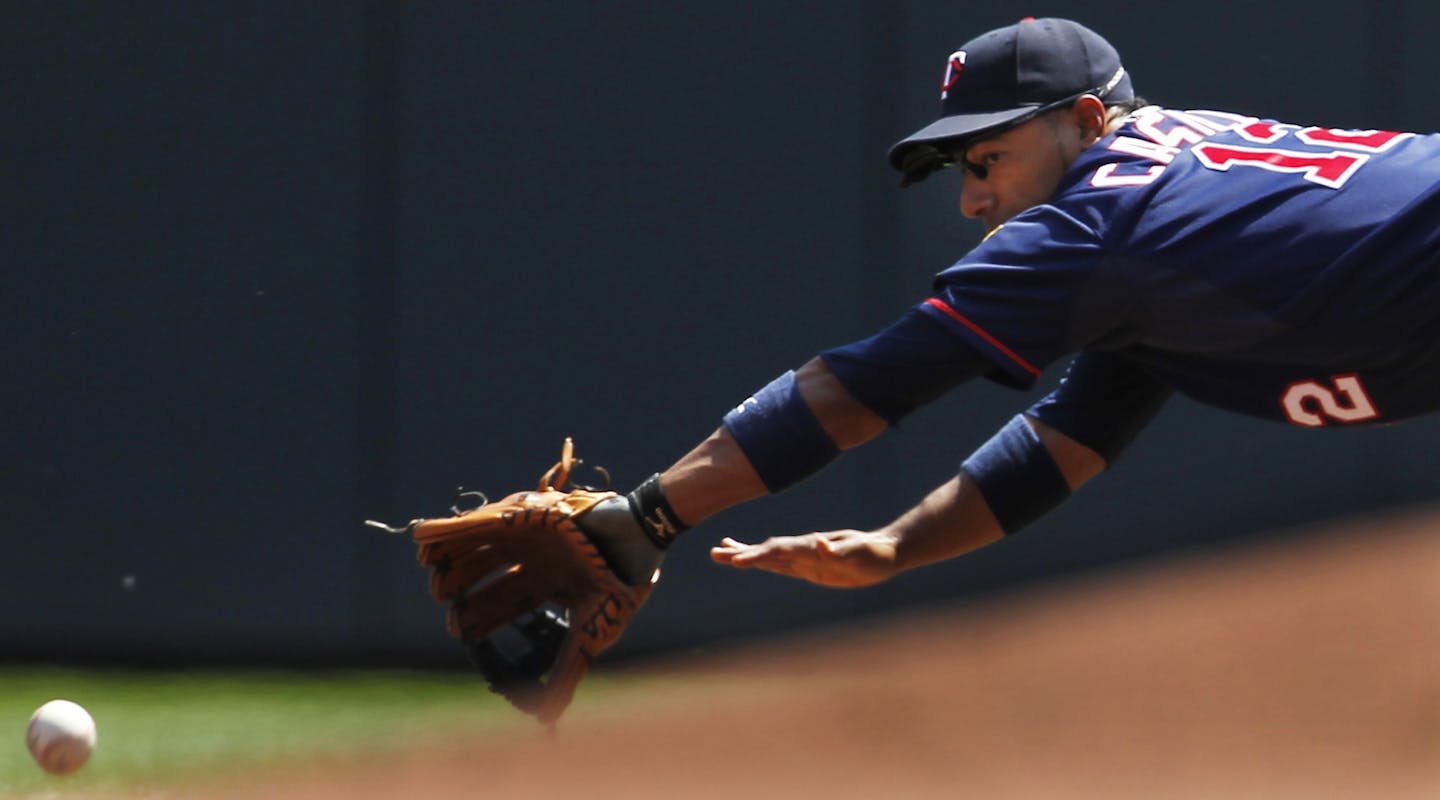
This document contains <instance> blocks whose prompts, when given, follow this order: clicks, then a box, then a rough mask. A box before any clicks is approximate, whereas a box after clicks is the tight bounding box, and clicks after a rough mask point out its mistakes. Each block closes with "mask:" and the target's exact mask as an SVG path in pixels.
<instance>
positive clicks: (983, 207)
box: [960, 174, 995, 219]
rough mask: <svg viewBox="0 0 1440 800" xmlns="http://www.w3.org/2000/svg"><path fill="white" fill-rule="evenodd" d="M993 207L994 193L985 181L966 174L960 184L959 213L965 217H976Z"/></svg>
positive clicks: (983, 214)
mask: <svg viewBox="0 0 1440 800" xmlns="http://www.w3.org/2000/svg"><path fill="white" fill-rule="evenodd" d="M994 208H995V193H994V192H992V191H990V188H989V187H988V186H986V185H985V181H982V180H980V179H979V178H977V177H975V176H974V175H970V174H967V175H966V176H965V181H964V183H962V184H960V213H961V214H964V215H965V217H966V218H967V219H978V218H980V217H983V216H985V214H986V213H987V212H989V211H992V210H994Z"/></svg>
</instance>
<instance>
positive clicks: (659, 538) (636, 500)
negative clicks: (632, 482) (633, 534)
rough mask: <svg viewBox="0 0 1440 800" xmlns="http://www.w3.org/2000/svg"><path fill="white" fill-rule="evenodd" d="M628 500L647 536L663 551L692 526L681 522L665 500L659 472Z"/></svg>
mask: <svg viewBox="0 0 1440 800" xmlns="http://www.w3.org/2000/svg"><path fill="white" fill-rule="evenodd" d="M626 499H628V500H629V501H630V510H631V511H632V512H633V513H634V514H635V519H636V520H638V521H639V523H640V527H641V529H643V530H644V531H645V535H646V536H649V537H650V541H652V542H654V543H655V545H656V546H657V547H659V548H661V549H664V548H667V547H669V546H670V543H671V542H673V541H675V537H677V536H679V535H680V534H682V533H684V532H685V531H688V530H690V526H689V525H686V524H685V523H684V522H681V521H680V517H679V516H678V515H676V513H675V509H673V508H671V507H670V501H669V500H666V499H665V492H663V491H662V490H661V489H660V473H658V472H657V473H655V474H654V475H651V476H650V477H648V478H646V479H645V480H644V482H643V483H641V484H640V485H639V486H636V487H635V489H634V491H632V492H630V494H628V495H626Z"/></svg>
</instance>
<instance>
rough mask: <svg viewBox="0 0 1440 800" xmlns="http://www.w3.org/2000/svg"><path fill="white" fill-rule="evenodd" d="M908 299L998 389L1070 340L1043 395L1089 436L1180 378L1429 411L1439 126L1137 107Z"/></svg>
mask: <svg viewBox="0 0 1440 800" xmlns="http://www.w3.org/2000/svg"><path fill="white" fill-rule="evenodd" d="M919 308H920V311H922V312H923V313H924V314H926V315H928V316H929V317H930V318H932V319H933V320H936V321H938V322H939V323H940V324H941V325H942V326H943V327H944V329H946V330H948V331H950V332H951V333H952V334H954V335H957V336H959V337H960V338H961V339H962V340H964V341H965V342H967V343H969V344H970V345H971V346H973V347H974V348H976V349H977V350H978V351H979V352H980V353H981V354H983V355H984V357H985V358H986V359H988V360H989V361H990V362H991V363H992V364H993V365H995V367H997V368H998V369H997V370H996V371H995V372H992V373H991V374H992V377H996V378H997V379H998V380H1001V381H1003V382H1005V383H1008V384H1011V385H1015V386H1019V387H1028V386H1030V385H1031V384H1033V382H1034V380H1035V378H1036V377H1037V376H1038V375H1039V374H1040V372H1041V371H1042V370H1043V369H1044V368H1045V367H1046V366H1047V365H1049V364H1051V363H1052V362H1054V361H1056V360H1057V359H1061V358H1063V357H1065V356H1068V355H1071V354H1075V353H1079V354H1080V356H1079V359H1077V361H1076V363H1075V365H1073V366H1072V368H1071V372H1070V375H1068V376H1067V378H1066V380H1065V382H1064V383H1062V385H1061V387H1060V389H1059V390H1057V392H1056V394H1054V395H1052V396H1050V397H1048V398H1046V399H1045V400H1043V401H1041V403H1040V404H1038V405H1037V406H1036V407H1035V409H1034V411H1035V413H1036V414H1037V416H1041V417H1042V418H1045V419H1047V421H1054V422H1056V423H1057V426H1058V427H1060V428H1061V429H1062V430H1066V431H1067V432H1071V433H1072V435H1076V438H1079V439H1080V440H1081V441H1082V442H1087V443H1090V442H1110V443H1111V445H1110V446H1111V447H1113V444H1114V441H1115V439H1116V437H1117V436H1120V437H1121V438H1124V437H1126V436H1128V435H1129V434H1130V433H1133V431H1129V430H1126V431H1118V430H1117V429H1120V428H1127V426H1128V427H1133V426H1134V424H1135V420H1136V419H1138V418H1142V417H1143V418H1146V419H1148V417H1147V416H1146V415H1149V414H1153V413H1154V410H1155V409H1156V408H1158V403H1159V402H1161V401H1163V398H1164V396H1166V395H1167V394H1168V393H1169V392H1170V391H1172V390H1174V391H1179V392H1181V393H1183V394H1185V395H1188V396H1190V397H1192V398H1194V399H1196V400H1198V401H1200V402H1202V403H1206V404H1208V405H1212V406H1217V407H1220V408H1224V409H1228V410H1231V411H1236V412H1240V413H1243V414H1248V415H1253V416H1258V417H1264V418H1269V419H1276V420H1282V421H1288V422H1291V423H1295V424H1299V425H1305V426H1311V427H1319V426H1324V425H1336V424H1373V423H1385V422H1392V421H1395V420H1398V419H1403V418H1406V417H1411V416H1415V415H1418V414H1422V413H1425V412H1428V411H1433V410H1435V409H1437V408H1440V135H1419V134H1413V133H1397V132H1386V131H1353V130H1335V129H1326V128H1316V127H1302V126H1296V125H1287V124H1281V123H1277V122H1273V121H1265V120H1258V119H1254V118H1249V117H1242V116H1237V115H1234V114H1227V113H1222V112H1213V111H1174V110H1169V109H1161V108H1158V107H1150V108H1146V109H1142V110H1140V111H1138V112H1136V113H1135V114H1133V115H1131V117H1130V118H1129V119H1127V120H1126V121H1125V122H1124V123H1123V124H1122V125H1121V127H1120V128H1119V129H1118V130H1117V131H1116V132H1115V133H1113V134H1111V135H1110V136H1108V137H1106V138H1104V139H1102V140H1101V141H1100V142H1099V143H1097V144H1096V145H1094V146H1092V147H1090V148H1088V149H1087V150H1086V151H1085V152H1084V153H1083V154H1082V155H1081V156H1080V158H1079V159H1078V160H1077V161H1076V162H1075V163H1074V164H1073V165H1071V167H1070V169H1069V170H1068V171H1067V173H1066V174H1065V177H1064V178H1063V180H1062V182H1061V185H1060V188H1059V190H1058V191H1057V193H1056V194H1055V196H1054V197H1053V198H1052V199H1051V200H1050V202H1048V203H1046V204H1044V205H1040V206H1036V207H1034V208H1031V209H1029V210H1027V211H1025V212H1024V213H1022V214H1019V215H1017V216H1015V217H1014V218H1012V219H1011V220H1009V221H1008V222H1006V223H1005V224H1004V225H1002V226H1001V227H999V228H997V229H996V230H995V231H993V232H992V234H991V235H990V236H989V237H987V238H986V240H985V241H984V242H983V243H981V244H980V245H979V246H977V247H976V248H975V249H974V250H973V251H971V252H970V253H969V254H967V255H966V256H965V257H964V258H962V259H961V260H960V261H959V262H958V263H956V264H955V265H954V266H953V267H951V268H949V269H947V270H945V271H944V272H942V273H941V274H940V275H939V276H938V277H937V279H936V282H935V294H934V296H933V297H931V298H929V299H928V300H926V301H925V302H924V303H922V304H921V305H920V307H919ZM1090 361H1094V362H1095V363H1094V364H1093V365H1090V364H1089V363H1088V362H1090ZM1100 408H1108V409H1109V410H1110V412H1109V413H1108V414H1102V415H1101V416H1107V417H1110V418H1111V419H1110V421H1109V422H1107V423H1105V424H1106V425H1107V426H1108V429H1107V430H1103V431H1094V432H1086V431H1084V430H1082V429H1083V428H1084V425H1085V423H1084V422H1083V420H1084V419H1085V418H1086V416H1087V414H1088V415H1091V416H1093V415H1094V414H1095V412H1096V410H1097V409H1100ZM1115 409H1131V410H1132V412H1130V413H1129V418H1127V419H1118V418H1116V415H1115V413H1114V411H1115ZM1121 416H1124V415H1121ZM1098 449H1102V451H1103V450H1104V449H1106V448H1098Z"/></svg>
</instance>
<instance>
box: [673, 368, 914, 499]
mask: <svg viewBox="0 0 1440 800" xmlns="http://www.w3.org/2000/svg"><path fill="white" fill-rule="evenodd" d="M795 380H796V382H797V383H798V384H799V387H800V394H801V396H803V397H804V398H805V403H806V405H808V406H809V407H810V410H811V411H812V412H814V414H815V416H816V417H817V418H818V419H819V420H820V425H821V426H822V427H824V428H825V432H826V433H828V434H830V438H831V439H832V440H833V441H834V442H835V444H836V446H838V447H839V448H840V449H841V450H848V449H850V448H852V447H856V446H858V445H860V444H863V443H865V442H868V441H870V440H871V439H873V438H875V437H876V436H878V435H880V434H881V433H882V432H884V430H885V427H886V424H885V420H883V419H881V418H880V417H879V416H877V415H876V414H875V413H874V412H872V411H870V410H869V409H867V408H866V407H865V406H863V405H861V404H860V403H859V402H857V401H856V400H855V398H854V397H851V396H850V393H849V392H847V391H846V390H845V387H844V386H843V385H841V383H840V382H839V381H838V380H836V379H835V376H834V375H833V374H832V373H831V372H830V368H829V367H827V366H825V362H824V361H822V360H821V359H819V358H813V359H811V360H810V361H808V362H807V363H806V364H805V366H803V367H801V368H800V369H798V370H796V372H795ZM660 484H661V486H663V487H664V489H665V495H666V497H667V498H668V499H669V501H670V506H671V507H672V508H674V509H675V513H676V514H678V515H679V516H680V518H681V519H683V520H684V521H685V522H686V523H688V524H690V525H696V524H699V523H700V521H701V520H703V519H705V518H707V517H710V516H712V515H714V514H716V513H718V512H720V511H723V510H725V509H727V508H729V507H731V506H734V505H738V504H740V503H743V502H746V501H747V500H753V499H755V498H757V497H760V496H762V495H764V494H766V489H765V484H764V483H762V482H761V481H760V476H759V475H757V474H756V473H755V470H754V469H753V468H752V467H751V466H750V462H749V461H748V460H746V458H745V453H744V452H743V451H741V449H740V445H738V444H737V443H736V442H735V439H734V437H732V436H731V435H730V432H729V431H728V430H726V429H725V428H724V427H721V428H719V429H717V430H716V431H715V432H714V433H712V434H710V436H709V437H708V438H706V439H705V441H703V442H701V443H700V444H699V445H697V446H696V447H695V449H693V450H691V451H690V452H689V453H687V454H686V455H685V456H684V457H682V458H681V459H680V460H679V461H677V462H675V464H674V465H673V466H671V467H670V468H669V469H667V470H665V471H664V472H663V473H661V475H660Z"/></svg>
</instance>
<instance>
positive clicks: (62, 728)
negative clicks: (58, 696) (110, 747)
mask: <svg viewBox="0 0 1440 800" xmlns="http://www.w3.org/2000/svg"><path fill="white" fill-rule="evenodd" d="M25 744H26V746H28V747H29V748H30V755H32V756H34V757H35V762H36V763H37V764H39V765H40V766H41V767H42V768H43V769H44V770H45V771H46V772H48V773H50V774H52V775H66V774H68V773H71V772H74V771H75V770H77V769H80V768H81V767H83V766H85V762H86V761H89V760H90V752H91V751H92V750H94V749H95V720H94V719H92V718H91V716H90V712H88V711H86V710H85V709H84V708H82V707H81V706H80V705H79V704H77V703H72V702H70V701H69V700H51V701H50V702H48V703H46V704H45V705H43V706H40V708H38V709H36V710H35V713H34V714H32V715H31V716H30V727H29V728H28V729H27V730H26V733H25Z"/></svg>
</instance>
